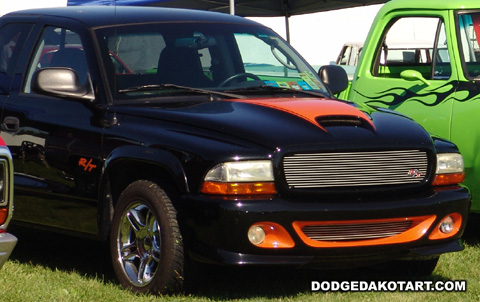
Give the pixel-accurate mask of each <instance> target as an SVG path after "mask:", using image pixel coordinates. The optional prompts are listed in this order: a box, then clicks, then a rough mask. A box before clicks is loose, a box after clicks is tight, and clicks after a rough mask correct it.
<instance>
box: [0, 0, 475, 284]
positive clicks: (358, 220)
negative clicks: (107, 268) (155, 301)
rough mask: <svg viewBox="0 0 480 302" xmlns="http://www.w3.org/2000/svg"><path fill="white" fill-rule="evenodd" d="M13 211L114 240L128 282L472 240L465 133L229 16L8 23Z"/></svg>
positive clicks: (420, 266) (5, 56) (94, 13)
mask: <svg viewBox="0 0 480 302" xmlns="http://www.w3.org/2000/svg"><path fill="white" fill-rule="evenodd" d="M0 41H1V43H2V45H3V46H2V57H1V59H2V62H0V63H1V65H0V102H1V106H0V108H1V112H0V115H1V117H0V121H1V136H2V138H3V139H4V140H5V142H6V144H7V145H8V147H9V148H10V150H11V152H12V154H13V158H14V166H15V194H16V195H15V196H16V209H15V215H14V218H13V221H14V222H15V223H18V224H22V225H26V226H32V227H36V228H40V229H45V230H56V231H60V232H65V233H71V234H75V235H84V236H94V237H96V238H99V239H102V240H107V241H109V242H110V247H111V258H112V262H113V267H114V270H115V272H116V274H117V277H118V279H119V281H120V283H121V284H122V285H124V286H125V287H127V288H131V289H132V290H134V291H137V292H154V293H162V292H167V291H172V290H176V289H178V288H180V287H181V286H182V282H183V280H184V263H185V262H186V260H187V259H189V260H192V261H199V262H205V263H211V264H225V265H296V266H308V267H314V266H317V267H333V268H335V267H345V266H347V267H348V266H354V265H369V264H375V263H381V262H390V261H393V260H402V261H406V262H407V263H409V264H412V265H411V266H410V269H412V270H414V271H416V272H418V273H431V272H432V270H433V269H434V268H435V265H436V263H437V261H438V259H439V256H440V254H442V253H446V252H454V251H459V250H462V248H463V246H462V242H461V235H462V233H463V231H464V228H465V224H466V220H467V217H468V213H469V207H470V194H469V191H468V189H467V188H465V187H463V186H461V185H460V183H461V182H462V180H463V177H464V171H463V160H462V156H461V155H460V154H459V152H458V149H457V147H456V146H455V145H454V144H452V143H450V142H448V141H446V140H443V139H441V138H438V137H432V136H430V135H429V134H428V133H427V132H426V131H425V130H424V129H423V128H422V127H420V126H419V125H418V124H416V123H415V122H413V121H412V120H411V119H409V118H406V117H404V116H402V115H400V114H398V113H394V112H392V111H389V110H386V109H375V108H372V107H369V106H367V105H359V104H355V103H352V102H346V101H340V100H336V99H335V98H333V97H332V94H333V93H335V92H338V91H341V90H342V89H343V88H345V85H346V84H347V78H346V75H345V73H342V72H343V71H340V70H339V69H337V68H336V67H332V66H330V67H328V66H327V67H324V68H322V69H321V70H320V71H318V73H317V72H316V71H315V70H313V69H312V68H311V67H310V66H309V65H308V63H306V62H305V61H304V60H303V59H302V58H301V56H299V55H298V54H297V52H296V51H294V50H293V49H292V48H291V47H290V46H289V45H288V44H287V43H286V42H285V41H284V40H282V39H281V38H280V37H279V36H278V35H277V34H275V33H274V32H272V31H271V30H270V29H268V28H266V27H264V26H261V25H259V24H257V23H255V22H252V21H249V20H246V19H244V18H241V17H236V16H230V15H225V14H219V13H211V12H201V11H190V10H177V9H160V8H138V7H137V8H135V7H116V8H115V7H81V8H78V7H77V8H76V7H64V8H58V9H39V10H26V11H20V12H15V13H10V14H8V15H6V16H4V17H2V18H1V19H0Z"/></svg>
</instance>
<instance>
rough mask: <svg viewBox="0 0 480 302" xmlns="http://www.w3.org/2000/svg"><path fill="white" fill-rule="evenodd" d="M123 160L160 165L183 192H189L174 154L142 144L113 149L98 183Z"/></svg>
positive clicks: (180, 166)
mask: <svg viewBox="0 0 480 302" xmlns="http://www.w3.org/2000/svg"><path fill="white" fill-rule="evenodd" d="M124 161H131V162H143V163H149V164H152V165H156V166H160V167H162V168H163V169H165V171H168V172H169V173H170V176H171V177H172V180H173V181H174V182H175V184H176V185H177V186H178V188H179V189H180V190H181V191H183V192H189V189H188V184H187V176H186V175H185V171H184V170H183V166H182V164H181V162H180V160H179V159H178V157H176V156H175V155H173V154H172V153H171V152H169V151H167V150H163V149H156V148H147V147H142V146H133V145H130V146H122V147H119V148H116V149H114V150H113V151H112V152H111V153H110V154H109V155H108V156H107V158H106V159H105V165H104V166H103V169H102V175H101V180H100V183H101V184H104V183H105V176H106V175H108V174H109V172H110V170H111V169H112V168H113V167H115V165H117V164H118V163H121V162H124Z"/></svg>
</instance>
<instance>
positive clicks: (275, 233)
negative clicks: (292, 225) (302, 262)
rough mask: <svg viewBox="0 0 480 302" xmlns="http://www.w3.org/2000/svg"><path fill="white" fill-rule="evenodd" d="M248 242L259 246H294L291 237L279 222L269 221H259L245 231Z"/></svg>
mask: <svg viewBox="0 0 480 302" xmlns="http://www.w3.org/2000/svg"><path fill="white" fill-rule="evenodd" d="M247 236H248V240H249V241H250V243H252V244H253V245H255V246H256V247H260V248H267V249H288V248H292V247H294V246H295V242H293V239H292V237H290V235H289V234H288V232H287V230H285V228H284V227H282V226H281V225H280V224H278V223H275V222H271V221H259V222H256V223H255V224H253V225H252V226H251V227H250V228H249V229H248V232H247Z"/></svg>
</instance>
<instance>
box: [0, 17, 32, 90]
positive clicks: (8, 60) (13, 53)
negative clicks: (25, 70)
mask: <svg viewBox="0 0 480 302" xmlns="http://www.w3.org/2000/svg"><path fill="white" fill-rule="evenodd" d="M31 28H32V25H31V24H19V23H18V24H17V23H13V24H7V25H5V26H4V27H2V28H1V29H0V47H1V56H0V94H3V93H8V92H9V90H10V84H11V82H12V77H13V73H14V72H15V67H16V65H17V62H18V58H19V57H20V52H21V50H22V47H23V44H24V42H25V40H26V38H27V36H28V34H29V32H30V29H31Z"/></svg>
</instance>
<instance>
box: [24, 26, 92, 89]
mask: <svg viewBox="0 0 480 302" xmlns="http://www.w3.org/2000/svg"><path fill="white" fill-rule="evenodd" d="M47 67H66V68H71V69H73V70H74V71H75V72H76V73H77V75H78V78H79V80H80V83H81V84H83V85H85V84H86V83H87V80H88V67H87V60H86V56H85V52H84V49H83V45H82V42H81V39H80V36H79V35H78V34H77V33H75V32H73V31H71V30H68V29H65V28H60V27H53V26H48V27H46V28H45V29H44V31H43V33H42V36H41V38H40V40H39V42H38V44H37V46H36V48H35V53H34V55H33V57H32V60H31V61H30V65H29V69H28V74H27V77H26V82H25V87H24V91H25V92H27V93H30V92H31V89H30V85H31V79H32V76H33V74H34V73H35V71H37V70H39V69H41V68H47Z"/></svg>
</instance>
